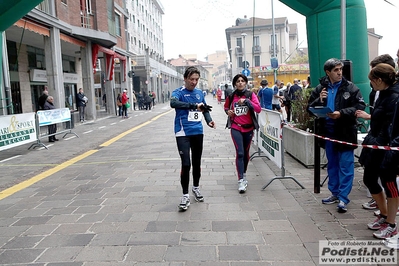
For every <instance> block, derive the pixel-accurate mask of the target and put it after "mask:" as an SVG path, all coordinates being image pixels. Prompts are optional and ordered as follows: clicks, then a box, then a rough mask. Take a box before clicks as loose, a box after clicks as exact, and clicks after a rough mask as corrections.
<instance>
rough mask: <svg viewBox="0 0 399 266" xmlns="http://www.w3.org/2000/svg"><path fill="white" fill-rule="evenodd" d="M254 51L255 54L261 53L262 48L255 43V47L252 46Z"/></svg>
mask: <svg viewBox="0 0 399 266" xmlns="http://www.w3.org/2000/svg"><path fill="white" fill-rule="evenodd" d="M252 53H254V54H260V53H262V49H261V47H260V45H255V46H253V47H252Z"/></svg>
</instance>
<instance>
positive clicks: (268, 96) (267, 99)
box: [258, 79, 273, 110]
mask: <svg viewBox="0 0 399 266" xmlns="http://www.w3.org/2000/svg"><path fill="white" fill-rule="evenodd" d="M268 84H269V82H268V81H267V80H265V79H264V80H262V81H261V82H260V85H261V86H262V87H261V89H260V90H259V92H258V98H259V101H260V106H261V107H262V108H265V109H268V110H272V109H273V107H272V101H273V89H272V88H269V87H267V85H268Z"/></svg>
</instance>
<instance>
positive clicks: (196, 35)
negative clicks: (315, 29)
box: [161, 0, 399, 60]
mask: <svg viewBox="0 0 399 266" xmlns="http://www.w3.org/2000/svg"><path fill="white" fill-rule="evenodd" d="M161 2H162V5H163V6H164V8H165V15H164V16H163V30H164V36H163V37H164V49H165V59H171V58H177V57H178V56H179V54H197V55H198V59H199V60H204V57H205V56H206V55H207V54H212V53H215V52H216V51H217V50H226V51H227V44H226V35H225V29H226V28H229V27H231V26H233V25H234V24H235V20H236V19H237V18H243V17H244V15H246V16H247V17H248V18H251V17H258V18H265V19H266V18H271V17H272V12H271V0H255V12H254V1H253V0H252V1H251V0H161ZM364 2H365V5H366V10H367V27H368V28H375V33H376V34H379V35H382V36H383V38H382V39H381V40H380V49H379V54H384V53H388V54H390V55H391V56H393V57H394V58H396V51H397V50H398V49H399V41H398V39H399V37H398V36H397V33H395V32H396V31H397V25H398V22H399V19H398V18H399V0H389V2H391V3H393V4H395V5H396V7H393V6H391V5H389V4H387V3H385V2H384V1H383V0H364ZM273 3H274V4H273V5H274V17H287V18H288V22H289V23H297V24H298V37H299V43H300V45H299V47H307V39H306V22H305V17H304V16H302V15H300V14H299V13H297V12H296V11H294V10H292V9H291V8H289V7H287V6H286V5H284V4H282V3H281V2H280V1H278V0H274V2H273Z"/></svg>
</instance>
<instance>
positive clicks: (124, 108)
mask: <svg viewBox="0 0 399 266" xmlns="http://www.w3.org/2000/svg"><path fill="white" fill-rule="evenodd" d="M121 98H122V118H128V116H127V106H126V104H127V103H128V102H129V97H127V90H123V93H122V96H121Z"/></svg>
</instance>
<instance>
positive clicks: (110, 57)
mask: <svg viewBox="0 0 399 266" xmlns="http://www.w3.org/2000/svg"><path fill="white" fill-rule="evenodd" d="M98 52H103V53H104V54H105V73H106V80H112V79H113V75H114V58H115V57H116V58H119V59H120V60H121V61H122V67H121V71H122V72H123V81H126V70H125V69H126V56H123V55H120V54H118V53H116V52H115V51H113V50H111V49H108V48H105V47H102V46H101V45H98V44H93V46H92V57H93V61H92V62H93V72H94V73H96V64H97V58H98Z"/></svg>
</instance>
